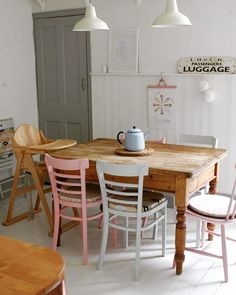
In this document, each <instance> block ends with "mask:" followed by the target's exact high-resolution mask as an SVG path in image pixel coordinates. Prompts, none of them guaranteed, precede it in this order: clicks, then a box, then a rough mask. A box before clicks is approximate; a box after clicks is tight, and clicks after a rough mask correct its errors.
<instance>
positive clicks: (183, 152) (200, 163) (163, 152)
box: [50, 138, 227, 177]
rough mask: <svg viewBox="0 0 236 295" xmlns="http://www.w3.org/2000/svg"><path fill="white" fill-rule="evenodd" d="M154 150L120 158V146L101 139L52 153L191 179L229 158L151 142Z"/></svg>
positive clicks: (219, 151) (211, 151)
mask: <svg viewBox="0 0 236 295" xmlns="http://www.w3.org/2000/svg"><path fill="white" fill-rule="evenodd" d="M148 145H149V146H150V147H152V148H153V149H154V152H153V153H152V154H151V155H148V156H143V157H133V156H132V157H127V156H121V155H117V154H116V153H115V150H116V149H117V148H119V147H121V145H120V144H119V143H118V142H117V141H116V140H115V139H109V138H98V139H95V140H93V141H90V142H88V143H84V144H78V145H75V146H73V147H70V148H66V149H64V150H58V151H54V152H51V153H50V154H51V155H52V156H54V157H60V158H83V157H85V158H88V159H89V161H90V163H94V162H96V160H105V161H110V162H114V163H127V164H128V163H147V164H148V165H149V167H150V169H155V170H158V171H159V172H160V171H163V172H166V171H168V172H178V173H184V174H185V175H186V176H187V177H191V176H193V175H195V174H197V173H199V172H202V171H203V170H204V169H206V168H207V167H209V166H210V165H214V164H215V163H217V162H218V161H219V160H221V159H223V158H224V157H225V156H226V155H227V151H226V150H225V149H213V148H205V147H192V146H183V145H174V144H160V143H153V142H152V143H149V144H148Z"/></svg>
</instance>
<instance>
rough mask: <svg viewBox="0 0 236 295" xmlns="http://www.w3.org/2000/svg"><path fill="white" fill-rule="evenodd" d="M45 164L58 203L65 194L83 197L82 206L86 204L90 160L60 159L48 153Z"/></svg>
mask: <svg viewBox="0 0 236 295" xmlns="http://www.w3.org/2000/svg"><path fill="white" fill-rule="evenodd" d="M45 162H46V165H47V169H48V174H49V177H50V181H51V187H52V192H53V197H54V200H56V201H57V200H58V198H59V195H60V193H63V194H67V195H81V199H82V204H83V203H86V183H85V170H86V169H87V168H88V167H89V161H88V159H86V158H85V159H59V158H53V157H51V156H49V155H48V154H47V153H46V154H45Z"/></svg>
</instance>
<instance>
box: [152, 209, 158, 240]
mask: <svg viewBox="0 0 236 295" xmlns="http://www.w3.org/2000/svg"><path fill="white" fill-rule="evenodd" d="M156 218H157V213H154V220H155V219H156ZM157 231H158V223H157V224H156V225H154V227H153V232H152V238H153V240H156V239H157Z"/></svg>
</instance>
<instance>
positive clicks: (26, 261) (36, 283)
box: [0, 236, 66, 295]
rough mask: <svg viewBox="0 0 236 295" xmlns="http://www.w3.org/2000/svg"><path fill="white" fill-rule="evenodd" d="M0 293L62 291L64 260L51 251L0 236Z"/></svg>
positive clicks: (50, 294) (63, 293)
mask: <svg viewBox="0 0 236 295" xmlns="http://www.w3.org/2000/svg"><path fill="white" fill-rule="evenodd" d="M0 265H1V267H0V278H1V279H0V290H1V291H0V293H1V294H2V295H6V294H9V295H10V294H15V295H17V294H21V295H29V294H30V295H39V294H45V295H66V290H65V283H64V267H65V265H64V261H63V258H62V257H61V256H60V255H59V254H58V253H56V252H55V251H53V250H51V249H49V248H46V247H42V246H39V245H34V244H29V243H25V242H23V241H19V240H15V239H12V238H9V237H4V236H0Z"/></svg>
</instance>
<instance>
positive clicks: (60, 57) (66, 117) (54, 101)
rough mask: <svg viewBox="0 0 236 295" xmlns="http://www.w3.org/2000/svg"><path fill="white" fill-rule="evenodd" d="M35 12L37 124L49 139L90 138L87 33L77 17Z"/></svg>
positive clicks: (79, 140)
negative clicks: (81, 29) (77, 26)
mask: <svg viewBox="0 0 236 295" xmlns="http://www.w3.org/2000/svg"><path fill="white" fill-rule="evenodd" d="M58 13H59V16H57V15H56V12H54V13H51V14H50V13H44V14H41V17H40V14H36V15H34V34H35V49H36V66H37V87H38V110H39V127H40V129H41V130H42V131H43V132H44V134H45V135H46V136H47V137H48V138H54V139H56V138H73V139H76V140H78V142H86V141H88V140H89V139H90V138H91V106H90V81H89V71H90V54H89V42H88V37H89V36H88V33H86V32H73V31H72V28H73V26H74V24H75V22H76V21H77V20H78V19H79V17H78V15H76V16H73V15H72V16H71V15H68V16H61V15H60V14H62V13H61V12H58Z"/></svg>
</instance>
